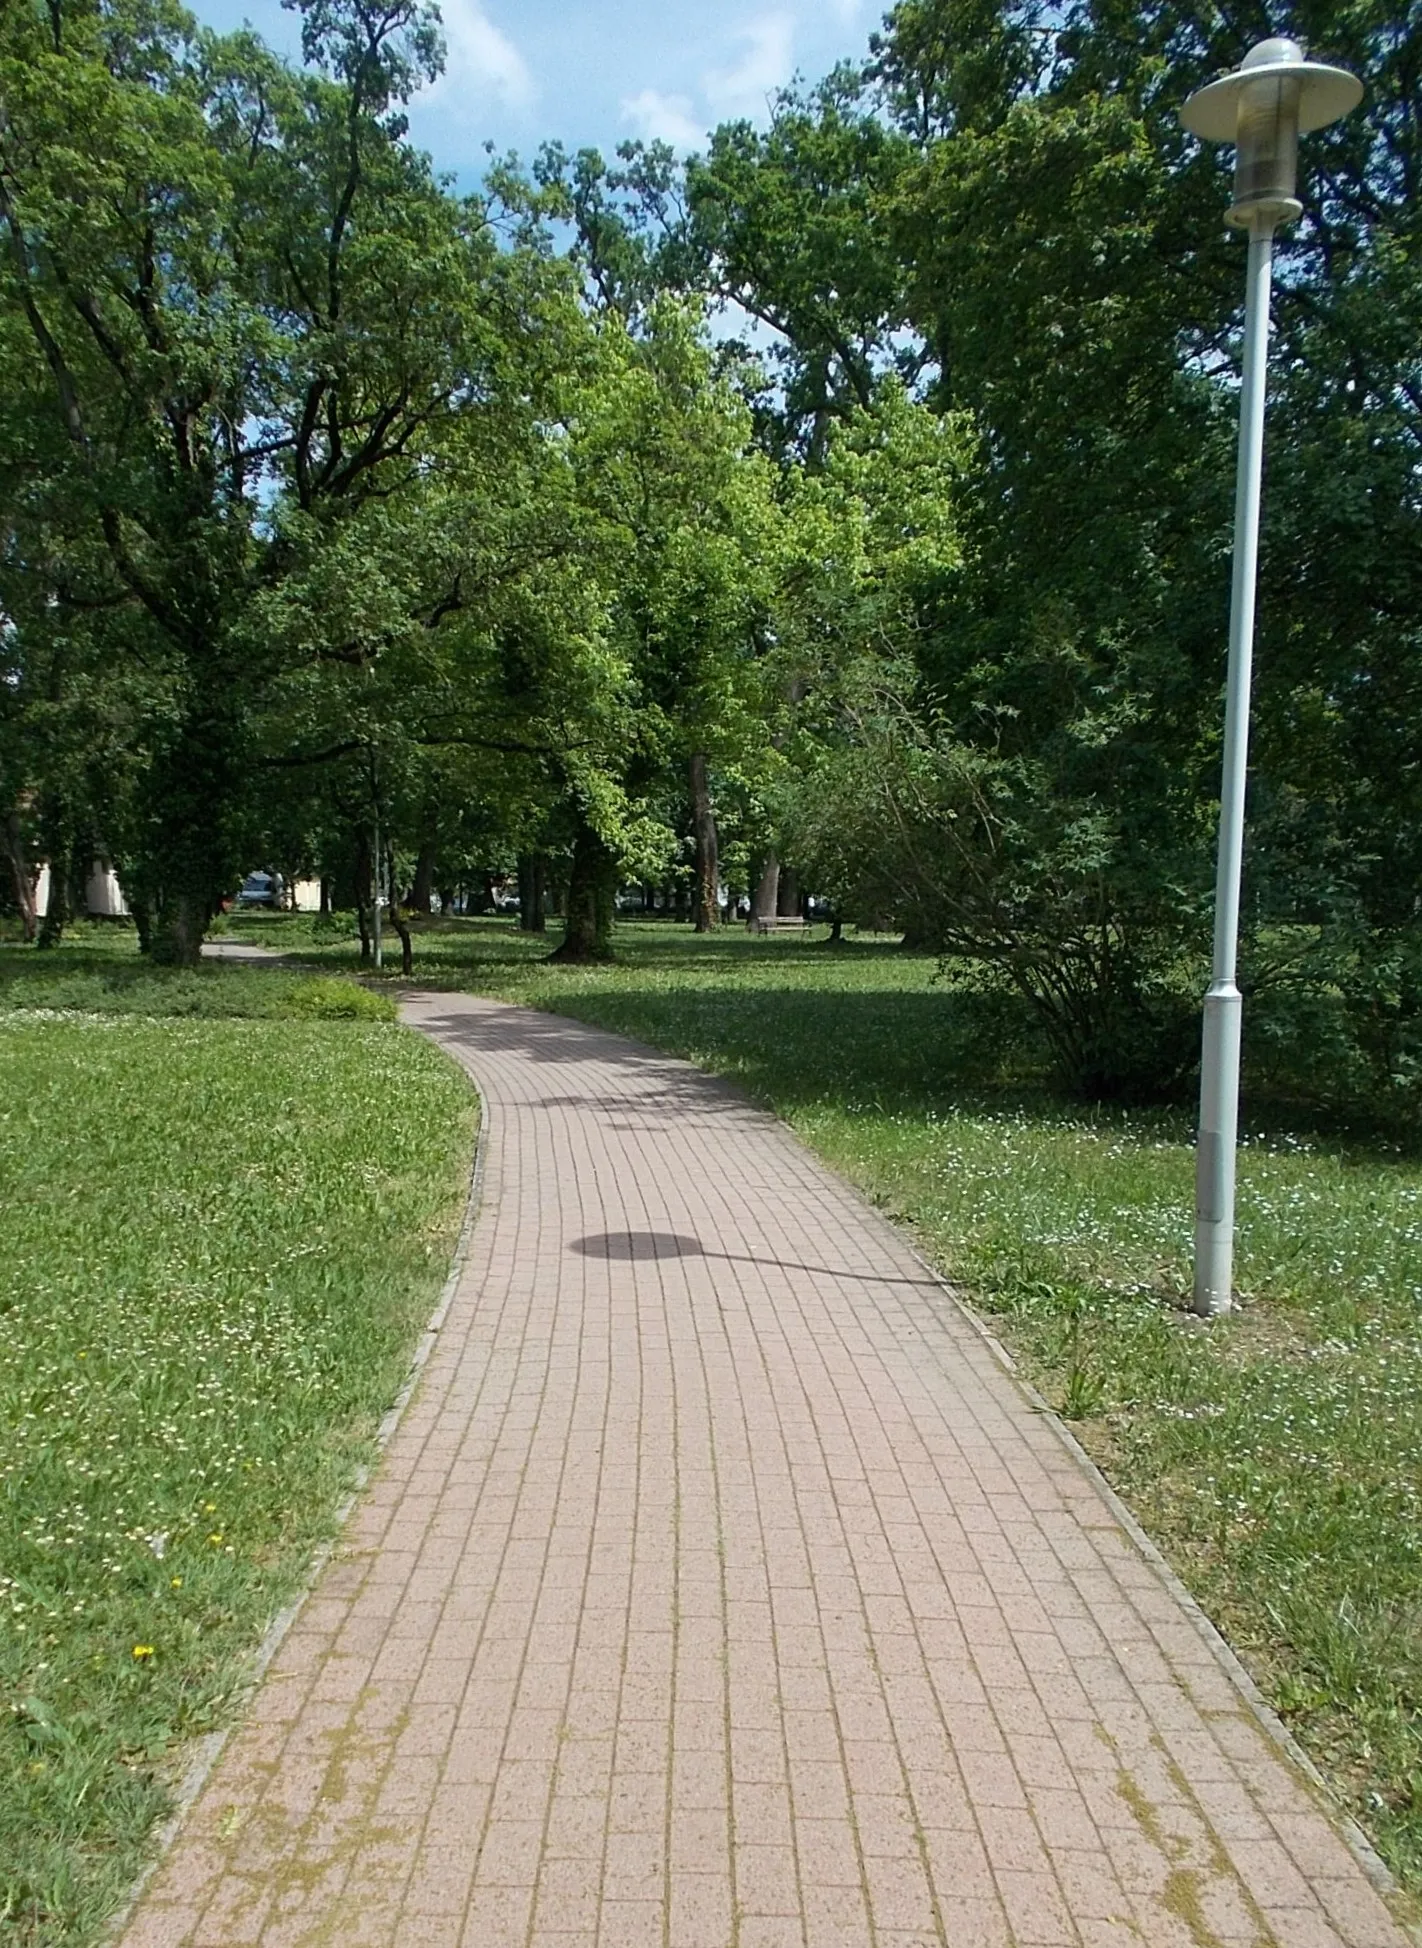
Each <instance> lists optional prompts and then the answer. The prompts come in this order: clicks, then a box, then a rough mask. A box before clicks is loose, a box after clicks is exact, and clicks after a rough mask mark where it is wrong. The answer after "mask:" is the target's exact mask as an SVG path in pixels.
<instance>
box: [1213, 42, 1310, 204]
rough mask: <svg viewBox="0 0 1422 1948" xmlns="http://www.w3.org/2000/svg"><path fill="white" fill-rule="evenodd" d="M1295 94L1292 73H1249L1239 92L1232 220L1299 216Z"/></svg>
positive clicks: (1295, 78)
mask: <svg viewBox="0 0 1422 1948" xmlns="http://www.w3.org/2000/svg"><path fill="white" fill-rule="evenodd" d="M1299 92H1300V81H1299V77H1298V75H1297V74H1296V73H1295V74H1273V75H1269V76H1268V77H1267V78H1265V79H1262V80H1255V79H1254V78H1253V77H1251V78H1250V79H1249V80H1248V81H1247V82H1246V84H1245V86H1244V87H1243V88H1241V89H1240V90H1239V94H1238V102H1237V116H1238V119H1237V122H1236V127H1235V145H1236V146H1235V158H1234V201H1233V203H1232V204H1231V206H1230V212H1229V214H1230V220H1231V221H1232V222H1234V223H1239V224H1243V225H1246V226H1248V225H1249V224H1251V223H1254V222H1256V221H1264V222H1268V223H1289V222H1292V220H1293V219H1294V218H1295V217H1297V216H1298V215H1299V214H1300V211H1301V209H1302V205H1301V204H1300V203H1299V201H1298V198H1297V197H1296V196H1295V194H1294V190H1295V187H1296V185H1297V182H1298V171H1299Z"/></svg>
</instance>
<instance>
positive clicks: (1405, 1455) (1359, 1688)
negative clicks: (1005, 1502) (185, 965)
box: [243, 921, 1422, 1890]
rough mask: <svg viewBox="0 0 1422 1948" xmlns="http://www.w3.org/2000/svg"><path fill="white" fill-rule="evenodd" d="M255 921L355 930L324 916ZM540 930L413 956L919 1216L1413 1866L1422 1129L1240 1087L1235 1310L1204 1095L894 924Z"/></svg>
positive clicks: (442, 935) (1421, 1683) (1420, 1850)
mask: <svg viewBox="0 0 1422 1948" xmlns="http://www.w3.org/2000/svg"><path fill="white" fill-rule="evenodd" d="M263 928H265V931H264V932H263V931H262V929H263ZM243 931H245V932H248V933H252V934H255V935H256V936H257V937H261V938H266V939H281V940H285V941H288V942H290V943H291V944H292V945H294V946H299V947H300V948H301V951H302V952H303V953H305V954H308V955H311V956H314V957H317V958H319V959H321V960H323V961H324V962H326V963H328V964H332V965H341V964H346V963H348V962H349V960H350V958H351V955H352V952H353V949H352V947H351V944H350V943H349V941H347V940H346V939H344V938H342V937H340V936H339V935H335V934H333V933H332V931H331V930H330V929H329V928H327V929H326V930H325V936H324V938H323V937H322V934H321V929H319V928H313V926H312V924H311V923H310V922H304V921H295V922H292V923H290V924H289V925H287V926H286V927H285V928H283V923H282V922H280V921H277V922H270V921H267V922H256V921H253V922H244V923H243ZM555 937H556V936H555ZM548 944H549V943H540V942H534V941H529V940H527V939H524V938H520V937H519V936H518V935H517V934H516V933H514V932H513V931H512V929H511V928H510V926H509V925H508V923H506V922H494V921H488V922H472V923H470V922H465V923H454V924H452V925H449V926H436V927H434V928H432V929H431V930H430V931H428V932H427V933H425V934H424V935H422V937H421V939H420V940H419V942H418V950H417V972H418V978H419V979H420V980H421V981H425V982H429V983H431V984H435V985H452V986H468V987H472V988H476V989H478V990H480V991H482V992H485V993H492V994H499V995H503V996H505V997H506V998H508V999H512V1000H521V1001H525V1002H529V1003H532V1004H533V1005H536V1006H540V1007H546V1008H553V1009H556V1010H558V1011H560V1012H562V1013H564V1014H568V1015H573V1016H576V1017H578V1018H579V1019H582V1020H586V1021H591V1022H596V1023H598V1024H599V1025H602V1026H605V1027H608V1028H612V1029H616V1030H618V1031H620V1032H622V1033H624V1034H628V1035H632V1036H636V1037H638V1038H640V1039H642V1040H644V1041H648V1042H651V1043H654V1044H655V1045H657V1046H658V1047H661V1048H664V1049H667V1050H669V1051H671V1052H672V1053H675V1054H679V1055H685V1056H688V1057H690V1058H691V1059H692V1060H694V1061H697V1062H700V1063H702V1064H704V1065H705V1066H706V1067H708V1068H711V1069H714V1070H716V1071H718V1072H720V1073H722V1074H725V1075H728V1076H732V1077H734V1078H735V1079H737V1080H738V1081H739V1082H740V1083H742V1084H743V1085H744V1086H745V1087H746V1088H747V1089H748V1090H749V1091H750V1092H751V1093H752V1094H753V1095H754V1096H755V1097H756V1098H757V1099H759V1100H760V1101H762V1102H764V1103H766V1104H768V1105H770V1106H771V1107H773V1108H774V1109H776V1110H777V1111H778V1112H779V1113H780V1114H781V1115H783V1116H784V1117H785V1118H786V1119H787V1120H788V1121H789V1122H790V1123H791V1124H792V1125H793V1126H794V1127H795V1128H796V1129H797V1130H798V1131H799V1132H800V1133H801V1134H802V1135H803V1136H804V1137H805V1138H806V1140H807V1141H808V1142H810V1143H811V1144H812V1145H814V1147H815V1148H816V1149H817V1150H819V1152H820V1153H821V1154H822V1155H823V1156H824V1157H826V1158H827V1159H828V1161H829V1162H830V1163H831V1164H833V1165H834V1166H835V1167H836V1168H837V1169H839V1170H841V1171H842V1172H843V1173H844V1174H845V1175H846V1176H847V1177H849V1178H850V1179H851V1180H852V1181H853V1182H855V1183H856V1184H858V1185H859V1186H860V1187H861V1189H863V1190H864V1191H866V1192H867V1193H868V1194H869V1196H871V1197H872V1198H874V1199H875V1200H876V1201H877V1202H878V1203H879V1204H881V1205H882V1206H884V1207H885V1208H887V1209H888V1210H890V1211H891V1212H893V1213H895V1214H896V1215H898V1216H899V1217H900V1218H902V1219H903V1220H904V1221H905V1222H906V1223H908V1224H909V1225H911V1226H912V1227H913V1229H914V1230H915V1232H916V1234H917V1236H918V1238H919V1239H920V1241H921V1243H922V1245H923V1247H924V1249H925V1250H926V1252H927V1253H928V1255H929V1256H930V1257H931V1258H932V1259H933V1261H934V1262H935V1263H936V1264H938V1265H939V1266H940V1267H941V1268H942V1269H943V1270H944V1271H945V1272H946V1273H948V1274H949V1275H950V1276H951V1277H952V1278H954V1279H955V1280H956V1281H958V1283H959V1284H960V1285H961V1286H962V1287H963V1288H964V1289H965V1290H966V1291H967V1293H968V1294H969V1296H970V1297H971V1298H972V1300H973V1301H974V1303H975V1304H976V1305H977V1306H978V1307H979V1308H980V1310H982V1311H983V1312H985V1313H987V1314H989V1315H991V1316H992V1318H993V1320H994V1323H995V1325H996V1328H997V1329H998V1330H999V1331H1000V1332H1001V1334H1002V1335H1003V1337H1004V1338H1005V1339H1006V1340H1007V1341H1008V1343H1009V1344H1010V1345H1011V1346H1012V1348H1013V1349H1014V1351H1015V1352H1016V1353H1017V1354H1018V1356H1019V1357H1020V1358H1021V1359H1022V1360H1023V1362H1024V1364H1025V1366H1026V1368H1027V1370H1028V1371H1029V1372H1030V1373H1031V1375H1032V1377H1033V1378H1034V1379H1035V1380H1036V1381H1037V1383H1038V1384H1039V1385H1040V1386H1041V1387H1042V1389H1043V1391H1044V1392H1045V1393H1046V1394H1047V1396H1048V1397H1049V1398H1050V1399H1051V1400H1052V1401H1053V1403H1054V1404H1055V1405H1057V1406H1058V1407H1059V1408H1061V1409H1062V1410H1063V1411H1064V1412H1065V1413H1067V1414H1068V1415H1069V1416H1070V1417H1071V1418H1072V1419H1073V1421H1074V1423H1075V1424H1076V1426H1077V1428H1078V1431H1079V1432H1080V1433H1081V1435H1082V1437H1083V1438H1084V1440H1085V1441H1086V1443H1087V1445H1088V1446H1089V1447H1090V1448H1091V1450H1092V1451H1093V1453H1094V1454H1095V1455H1096V1456H1097V1457H1098V1459H1099V1460H1100V1461H1101V1463H1102V1465H1103V1466H1104V1467H1105V1468H1106V1470H1107V1472H1108V1473H1109V1474H1110V1476H1111V1478H1112V1479H1113V1481H1114V1482H1115V1483H1116V1485H1117V1486H1118V1487H1119V1488H1120V1489H1121V1491H1122V1492H1123V1494H1124V1495H1125V1496H1126V1498H1127V1500H1128V1501H1129V1502H1130V1503H1131V1504H1132V1505H1133V1506H1134V1508H1135V1509H1136V1510H1137V1512H1138V1513H1139V1514H1140V1516H1141V1517H1142V1519H1143V1521H1144V1522H1145V1524H1146V1526H1147V1528H1148V1529H1149V1530H1150V1531H1151V1533H1152V1534H1153V1535H1154V1536H1155V1537H1156V1539H1157V1540H1158V1541H1159V1542H1160V1544H1161V1545H1162V1547H1163V1548H1164V1549H1165V1551H1166V1553H1167V1554H1168V1555H1169V1557H1170V1558H1171V1560H1172V1561H1173V1562H1174V1564H1175V1566H1176V1567H1177V1569H1178V1570H1179V1571H1180V1573H1181V1575H1182V1576H1183V1577H1184V1579H1185V1581H1186V1582H1187V1583H1188V1584H1189V1585H1190V1587H1191V1588H1192V1589H1193V1590H1194V1591H1195V1593H1196V1594H1197V1596H1198V1597H1199V1598H1200V1600H1201V1601H1202V1603H1203V1604H1204V1606H1205V1608H1206V1609H1207V1610H1208V1611H1209V1613H1210V1614H1211V1615H1212V1616H1213V1617H1214V1618H1215V1620H1216V1622H1217V1623H1218V1624H1219V1625H1220V1626H1221V1628H1222V1629H1223V1630H1224V1632H1225V1634H1226V1635H1227V1636H1228V1637H1229V1639H1230V1641H1231V1642H1232V1643H1233V1644H1234V1645H1235V1647H1236V1648H1237V1649H1238V1650H1239V1651H1240V1653H1241V1654H1242V1655H1243V1657H1244V1658H1245V1660H1246V1662H1247V1663H1248V1664H1249V1665H1250V1667H1251V1669H1252V1670H1253V1672H1254V1674H1255V1675H1256V1677H1257V1678H1258V1679H1259V1681H1260V1683H1261V1685H1262V1687H1263V1688H1264V1690H1265V1692H1266V1694H1267V1695H1268V1696H1269V1698H1270V1699H1271V1700H1272V1702H1273V1703H1274V1705H1275V1706H1276V1707H1277V1708H1278V1710H1279V1711H1280V1712H1281V1713H1282V1714H1283V1716H1284V1717H1285V1718H1286V1720H1287V1721H1288V1722H1289V1724H1290V1725H1291V1726H1292V1728H1293V1729H1294V1731H1295V1732H1296V1734H1297V1735H1298V1737H1299V1738H1300V1740H1301V1742H1302V1743H1303V1744H1304V1746H1305V1747H1306V1748H1307V1749H1308V1750H1309V1751H1310V1752H1311V1753H1312V1755H1313V1757H1314V1758H1315V1759H1316V1760H1317V1761H1318V1763H1319V1764H1320V1765H1321V1766H1322V1767H1323V1768H1324V1770H1325V1771H1326V1772H1327V1773H1328V1774H1329V1776H1330V1777H1331V1778H1332V1779H1333V1781H1334V1782H1335V1784H1336V1785H1337V1787H1338V1789H1339V1791H1340V1793H1341V1794H1342V1795H1343V1796H1344V1797H1345V1799H1346V1800H1347V1801H1348V1803H1349V1804H1350V1806H1351V1808H1352V1810H1353V1811H1354V1812H1355V1813H1356V1815H1357V1816H1358V1818H1359V1819H1360V1821H1361V1822H1362V1824H1363V1825H1364V1827H1365V1828H1366V1829H1367V1830H1368V1831H1369V1832H1370V1833H1371V1835H1372V1836H1373V1838H1374V1840H1375V1841H1376V1843H1377V1845H1378V1846H1379V1848H1380V1850H1381V1851H1382V1853H1383V1854H1384V1856H1385V1857H1386V1858H1387V1859H1388V1860H1389V1862H1390V1863H1391V1865H1392V1866H1393V1868H1394V1869H1395V1870H1396V1872H1397V1873H1398V1874H1399V1876H1400V1877H1401V1878H1402V1879H1403V1880H1404V1882H1406V1883H1408V1884H1410V1885H1411V1886H1412V1887H1413V1888H1415V1889H1419V1890H1422V1464H1419V1460H1418V1456H1419V1454H1420V1453H1422V1152H1419V1149H1418V1148H1417V1147H1415V1146H1414V1147H1407V1146H1401V1145H1399V1144H1398V1143H1397V1142H1396V1140H1395V1139H1394V1140H1390V1141H1383V1140H1381V1139H1379V1140H1377V1141H1375V1142H1368V1141H1366V1140H1363V1139H1361V1138H1358V1137H1356V1136H1355V1137H1354V1138H1352V1139H1351V1140H1344V1139H1343V1138H1341V1137H1339V1136H1337V1135H1336V1134H1334V1135H1330V1134H1328V1133H1327V1132H1326V1131H1321V1130H1319V1129H1318V1128H1317V1127H1310V1126H1309V1124H1308V1122H1307V1120H1306V1119H1304V1118H1303V1117H1302V1116H1300V1117H1299V1118H1297V1119H1293V1121H1292V1122H1291V1120H1290V1119H1289V1118H1288V1117H1287V1116H1286V1115H1285V1114H1283V1113H1282V1112H1281V1111H1280V1110H1279V1109H1278V1108H1277V1106H1275V1107H1273V1108H1271V1109H1269V1110H1268V1111H1267V1113H1266V1112H1265V1111H1264V1110H1262V1109H1260V1108H1258V1107H1256V1108H1254V1109H1252V1110H1249V1109H1248V1108H1247V1113H1246V1128H1247V1131H1248V1135H1247V1140H1246V1142H1245V1145H1244V1148H1243V1150H1242V1153H1241V1157H1240V1205H1239V1259H1238V1280H1239V1285H1240V1288H1241V1290H1242V1292H1243V1294H1244V1298H1245V1304H1244V1305H1243V1307H1242V1309H1241V1310H1240V1311H1238V1312H1237V1313H1236V1314H1234V1315H1233V1316H1231V1317H1229V1318H1226V1319H1223V1320H1219V1321H1216V1322H1213V1323H1211V1324H1209V1325H1208V1326H1206V1325H1204V1324H1202V1323H1200V1322H1198V1321H1195V1320H1194V1319H1192V1318H1191V1317H1190V1316H1189V1315H1188V1314H1187V1313H1185V1312H1184V1311H1182V1310H1181V1305H1182V1302H1183V1299H1184V1296H1185V1294H1186V1293H1187V1292H1188V1287H1189V1259H1190V1246H1191V1210H1192V1203H1193V1186H1192V1166H1193V1158H1192V1150H1191V1140H1192V1132H1191V1127H1190V1118H1189V1116H1188V1114H1187V1113H1185V1112H1180V1113H1164V1114H1159V1113H1158V1114H1149V1113H1145V1112H1126V1111H1113V1110H1105V1109H1102V1110H1090V1111H1084V1110H1083V1109H1081V1108H1080V1107H1079V1106H1073V1105H1069V1104H1065V1103H1063V1102H1061V1101H1059V1100H1057V1099H1055V1098H1053V1096H1052V1095H1051V1094H1050V1093H1049V1091H1048V1090H1047V1089H1046V1088H1045V1087H1044V1086H1043V1084H1042V1081H1041V1075H1040V1064H1039V1062H1038V1059H1037V1056H1036V1054H1035V1052H1034V1047H1033V1043H1032V1040H1031V1037H1030V1034H1029V1033H1028V1032H1027V1028H1026V1025H1025V1024H1024V1022H1023V1021H1022V1020H1021V1018H1020V1017H1019V1016H1017V1015H1016V1013H1015V1011H1014V1010H1013V1008H1012V1007H1011V1006H1010V1005H1009V1004H1008V1003H1006V1002H1005V1001H1004V1000H1003V999H1002V998H1001V997H996V996H993V995H990V994H985V993H983V992H982V991H980V989H979V988H978V987H977V986H975V985H974V983H973V982H972V981H971V980H963V981H960V982H958V983H957V984H952V983H945V982H942V981H938V980H936V979H935V975H936V972H937V970H936V965H935V963H934V961H933V960H932V959H931V958H928V957H922V956H913V955H907V954H904V953H903V952H902V951H900V950H899V949H897V948H895V947H892V946H890V945H888V944H887V943H883V942H867V943H866V942H857V941H851V942H850V943H849V944H848V945H846V946H845V947H844V948H843V949H839V950H835V949H828V948H827V947H826V946H825V945H823V944H822V943H819V942H816V941H814V940H806V939H790V940H786V939H783V938H782V939H779V940H775V939H771V940H750V939H748V938H747V936H746V935H745V934H744V933H743V932H741V931H739V930H737V931H735V932H732V933H727V934H726V935H723V936H721V937H719V938H716V939H714V940H711V941H697V940H696V939H695V937H694V936H693V935H691V934H690V933H689V931H687V930H686V929H684V928H677V927H673V926H670V925H667V924H649V925H637V924H634V925H630V926H625V927H623V928H622V929H620V931H619V952H620V955H621V961H620V964H619V965H617V966H614V967H607V968H585V969H561V968H553V967H548V966H546V965H545V964H544V962H543V956H544V955H546V952H547V947H548Z"/></svg>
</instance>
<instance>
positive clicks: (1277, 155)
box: [1180, 36, 1363, 230]
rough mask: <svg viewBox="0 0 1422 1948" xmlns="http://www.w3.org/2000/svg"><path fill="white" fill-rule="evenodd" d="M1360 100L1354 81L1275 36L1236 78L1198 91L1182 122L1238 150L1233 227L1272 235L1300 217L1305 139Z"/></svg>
mask: <svg viewBox="0 0 1422 1948" xmlns="http://www.w3.org/2000/svg"><path fill="white" fill-rule="evenodd" d="M1362 99H1363V84H1362V82H1361V81H1359V79H1358V77H1357V76H1356V75H1354V74H1349V73H1348V71H1347V70H1346V69H1345V68H1331V67H1325V66H1324V65H1323V64H1322V63H1321V62H1317V61H1309V60H1306V59H1305V58H1304V51H1303V49H1302V48H1301V47H1300V46H1299V44H1298V42H1297V41H1291V40H1287V39H1285V38H1284V37H1283V36H1276V37H1273V38H1271V39H1269V40H1266V41H1259V42H1258V43H1257V44H1256V45H1255V46H1254V47H1251V48H1250V50H1249V52H1248V53H1247V54H1246V55H1245V57H1244V59H1243V61H1241V62H1240V64H1239V66H1238V67H1237V68H1236V69H1235V70H1234V72H1233V73H1232V74H1227V75H1224V76H1222V78H1221V79H1220V80H1218V81H1211V82H1210V83H1208V85H1207V86H1206V87H1204V88H1199V89H1197V90H1196V92H1195V93H1194V94H1193V95H1191V97H1190V99H1189V100H1188V101H1187V102H1186V104H1185V106H1184V107H1183V108H1182V109H1181V111H1180V119H1181V121H1182V122H1183V123H1184V125H1185V127H1186V128H1187V129H1189V131H1190V133H1191V134H1192V135H1198V136H1200V137H1201V139H1202V140H1204V141H1206V142H1233V143H1234V145H1235V164H1234V201H1233V203H1232V204H1231V205H1230V209H1229V220H1230V222H1231V223H1237V224H1239V225H1240V226H1241V227H1242V228H1244V229H1255V228H1261V229H1262V228H1268V229H1270V230H1272V229H1273V228H1274V226H1275V225H1276V224H1279V223H1292V222H1293V221H1294V220H1295V218H1296V217H1298V216H1301V215H1302V213H1303V205H1302V204H1301V203H1300V202H1299V200H1298V198H1297V197H1296V196H1295V194H1294V188H1295V184H1296V181H1297V177H1298V155H1299V135H1300V133H1301V132H1307V131H1308V130H1309V129H1317V128H1322V127H1323V126H1324V125H1325V123H1328V122H1333V121H1336V120H1337V119H1338V117H1339V116H1340V115H1346V114H1347V113H1348V111H1349V109H1351V108H1356V107H1357V105H1358V103H1359V102H1360V101H1361V100H1362Z"/></svg>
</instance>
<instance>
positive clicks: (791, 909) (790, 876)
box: [775, 866, 800, 920]
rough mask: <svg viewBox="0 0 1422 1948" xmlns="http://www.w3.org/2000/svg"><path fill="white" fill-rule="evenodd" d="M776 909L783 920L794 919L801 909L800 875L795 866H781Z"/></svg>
mask: <svg viewBox="0 0 1422 1948" xmlns="http://www.w3.org/2000/svg"><path fill="white" fill-rule="evenodd" d="M775 911H776V912H777V913H778V914H779V915H780V917H781V919H782V920H793V919H794V918H795V916H796V914H797V913H798V912H799V911H800V875H799V874H798V873H797V872H796V870H795V868H794V867H793V866H782V867H781V868H780V885H779V886H778V888H777V889H776V894H775Z"/></svg>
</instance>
